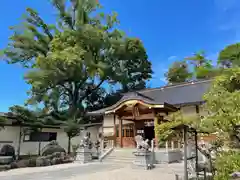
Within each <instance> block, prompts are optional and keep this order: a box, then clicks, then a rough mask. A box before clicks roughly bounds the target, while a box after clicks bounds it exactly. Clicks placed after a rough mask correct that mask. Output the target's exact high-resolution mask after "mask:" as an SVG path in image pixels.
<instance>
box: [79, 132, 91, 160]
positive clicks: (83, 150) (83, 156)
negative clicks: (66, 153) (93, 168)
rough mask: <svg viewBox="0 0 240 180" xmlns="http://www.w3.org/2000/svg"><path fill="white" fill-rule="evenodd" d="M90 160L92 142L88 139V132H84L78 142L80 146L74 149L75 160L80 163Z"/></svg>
mask: <svg viewBox="0 0 240 180" xmlns="http://www.w3.org/2000/svg"><path fill="white" fill-rule="evenodd" d="M91 160H92V142H91V140H90V133H86V135H85V136H84V138H83V139H82V140H81V142H80V146H79V148H78V149H77V151H76V161H78V162H80V163H87V162H90V161H91Z"/></svg>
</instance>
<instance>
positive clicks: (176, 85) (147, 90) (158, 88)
mask: <svg viewBox="0 0 240 180" xmlns="http://www.w3.org/2000/svg"><path fill="white" fill-rule="evenodd" d="M212 80H213V79H204V80H197V81H189V82H183V83H177V84H169V85H165V86H161V87H157V88H149V89H143V90H140V91H139V93H142V92H143V93H145V92H150V91H155V90H160V89H165V88H176V87H182V86H189V85H194V84H200V83H205V82H210V81H212Z"/></svg>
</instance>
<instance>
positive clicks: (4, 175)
mask: <svg viewBox="0 0 240 180" xmlns="http://www.w3.org/2000/svg"><path fill="white" fill-rule="evenodd" d="M181 170H182V165H181V164H170V165H169V164H163V165H158V166H156V167H155V168H154V169H152V170H144V169H141V168H140V169H139V168H133V167H132V166H131V165H129V164H116V163H115V164H112V163H99V162H95V163H89V164H80V163H71V164H62V165H56V166H48V167H37V168H22V169H15V170H11V171H6V172H1V173H0V179H1V180H43V179H44V180H45V179H46V180H55V179H57V180H80V179H81V180H96V179H97V180H159V179H162V180H175V173H178V172H180V171H181Z"/></svg>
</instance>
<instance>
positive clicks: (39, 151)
mask: <svg viewBox="0 0 240 180" xmlns="http://www.w3.org/2000/svg"><path fill="white" fill-rule="evenodd" d="M40 132H42V129H40ZM38 155H39V156H40V155H41V141H39V142H38Z"/></svg>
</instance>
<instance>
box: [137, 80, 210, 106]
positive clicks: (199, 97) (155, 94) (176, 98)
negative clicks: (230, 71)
mask: <svg viewBox="0 0 240 180" xmlns="http://www.w3.org/2000/svg"><path fill="white" fill-rule="evenodd" d="M211 82H212V80H202V81H196V82H189V83H182V84H177V85H170V86H164V87H161V88H155V89H146V90H142V91H139V93H141V94H143V95H145V96H148V97H150V98H152V99H154V100H155V101H158V102H166V103H169V104H172V105H181V104H192V103H202V102H204V100H203V95H204V94H205V93H206V92H207V91H208V89H209V88H210V85H211Z"/></svg>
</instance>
